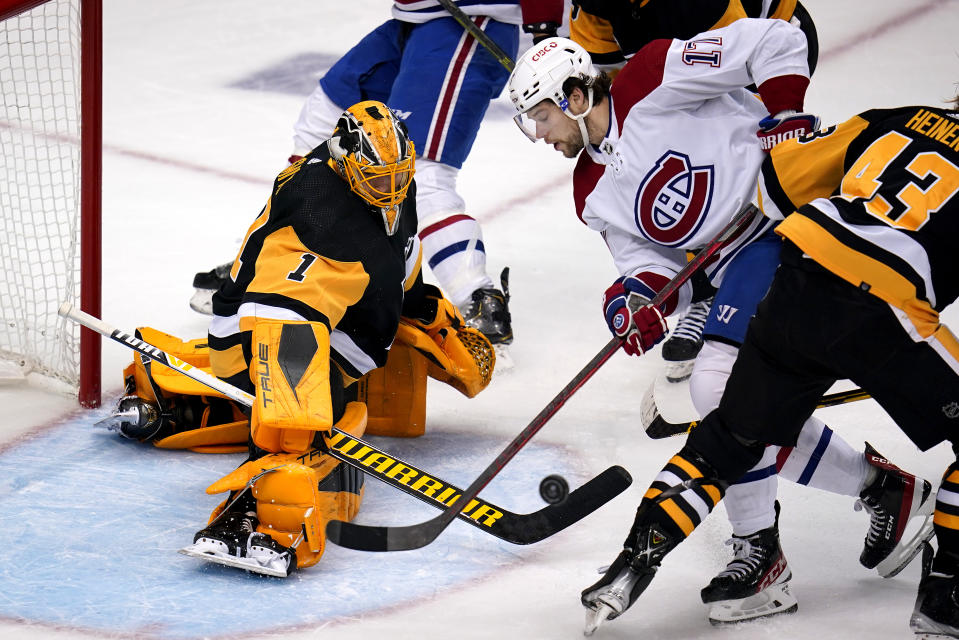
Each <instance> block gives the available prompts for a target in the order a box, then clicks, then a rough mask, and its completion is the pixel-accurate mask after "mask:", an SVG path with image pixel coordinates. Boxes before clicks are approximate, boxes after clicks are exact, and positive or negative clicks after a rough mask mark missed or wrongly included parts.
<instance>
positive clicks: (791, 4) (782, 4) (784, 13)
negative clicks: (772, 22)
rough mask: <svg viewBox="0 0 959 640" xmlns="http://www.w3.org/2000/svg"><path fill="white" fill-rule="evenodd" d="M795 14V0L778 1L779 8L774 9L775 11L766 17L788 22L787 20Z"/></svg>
mask: <svg viewBox="0 0 959 640" xmlns="http://www.w3.org/2000/svg"><path fill="white" fill-rule="evenodd" d="M795 12H796V0H779V6H777V7H776V10H775V11H773V12H772V14H770V15H768V16H766V17H767V18H779V19H780V20H785V21H787V22H788V21H789V19H790V18H792V17H793V14H794V13H795Z"/></svg>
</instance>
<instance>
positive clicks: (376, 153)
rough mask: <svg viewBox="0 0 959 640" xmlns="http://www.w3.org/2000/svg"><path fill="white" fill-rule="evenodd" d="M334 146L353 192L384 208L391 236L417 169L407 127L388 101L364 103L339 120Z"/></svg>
mask: <svg viewBox="0 0 959 640" xmlns="http://www.w3.org/2000/svg"><path fill="white" fill-rule="evenodd" d="M329 148H330V155H331V156H332V157H333V160H334V161H336V165H337V169H338V170H339V172H340V175H341V176H342V177H343V178H344V179H345V180H346V181H347V182H348V183H349V185H350V189H352V190H353V193H355V194H356V195H358V196H359V197H361V198H363V200H365V201H366V202H367V203H368V204H369V205H370V206H371V207H373V208H374V209H376V210H378V211H379V212H380V214H381V215H382V216H383V225H384V226H385V228H386V234H387V235H393V234H394V233H396V229H397V227H398V226H399V220H400V210H399V205H400V203H402V202H403V200H404V199H405V198H406V192H407V191H408V190H409V188H410V184H411V183H412V181H413V172H414V170H415V169H414V157H415V156H416V151H415V149H414V148H413V141H412V140H410V139H409V134H408V133H407V131H406V125H405V124H403V122H402V121H400V120H399V119H398V118H397V117H396V114H394V113H393V111H392V110H390V108H389V107H387V106H386V105H385V104H383V103H382V102H378V101H376V100H365V101H363V102H358V103H356V104H354V105H353V106H352V107H350V108H349V109H347V110H346V111H344V112H343V115H341V116H340V119H339V120H337V122H336V128H335V129H334V130H333V137H332V138H330V142H329Z"/></svg>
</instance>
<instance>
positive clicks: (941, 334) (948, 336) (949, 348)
mask: <svg viewBox="0 0 959 640" xmlns="http://www.w3.org/2000/svg"><path fill="white" fill-rule="evenodd" d="M932 337H933V339H935V340H937V341H938V342H939V344H941V345H942V348H943V349H945V350H946V352H947V353H948V354H949V355H951V356H952V357H953V358H954V359H955V360H956V361H957V362H959V339H957V338H956V336H955V334H954V333H953V332H952V331H950V330H949V327H947V326H946V325H944V324H941V325H939V328H938V329H936V331H935V333H934V334H933V336H932ZM952 366H953V369H955V368H956V363H952Z"/></svg>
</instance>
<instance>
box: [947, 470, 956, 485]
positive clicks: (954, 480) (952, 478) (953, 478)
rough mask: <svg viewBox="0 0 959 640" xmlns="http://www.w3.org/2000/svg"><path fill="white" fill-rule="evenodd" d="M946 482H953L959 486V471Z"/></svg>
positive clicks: (948, 477) (954, 472)
mask: <svg viewBox="0 0 959 640" xmlns="http://www.w3.org/2000/svg"><path fill="white" fill-rule="evenodd" d="M946 482H951V483H953V484H959V469H957V470H955V471H953V472H952V473H950V474H949V475H948V476H947V477H946Z"/></svg>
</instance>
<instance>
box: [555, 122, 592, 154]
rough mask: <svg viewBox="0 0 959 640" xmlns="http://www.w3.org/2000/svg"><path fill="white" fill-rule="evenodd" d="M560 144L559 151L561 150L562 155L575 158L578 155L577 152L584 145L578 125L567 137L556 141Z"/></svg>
mask: <svg viewBox="0 0 959 640" xmlns="http://www.w3.org/2000/svg"><path fill="white" fill-rule="evenodd" d="M558 142H559V143H560V144H562V147H560V149H559V150H560V151H562V152H563V155H564V156H566V157H567V158H575V157H577V156H578V155H579V152H580V151H582V150H583V147H585V146H586V145H585V144H584V143H583V134H582V133H580V131H579V127H576V129H575V130H574V131H573V132H572V133H571V134H570V136H569V138H567V139H566V140H560V141H558Z"/></svg>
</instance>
